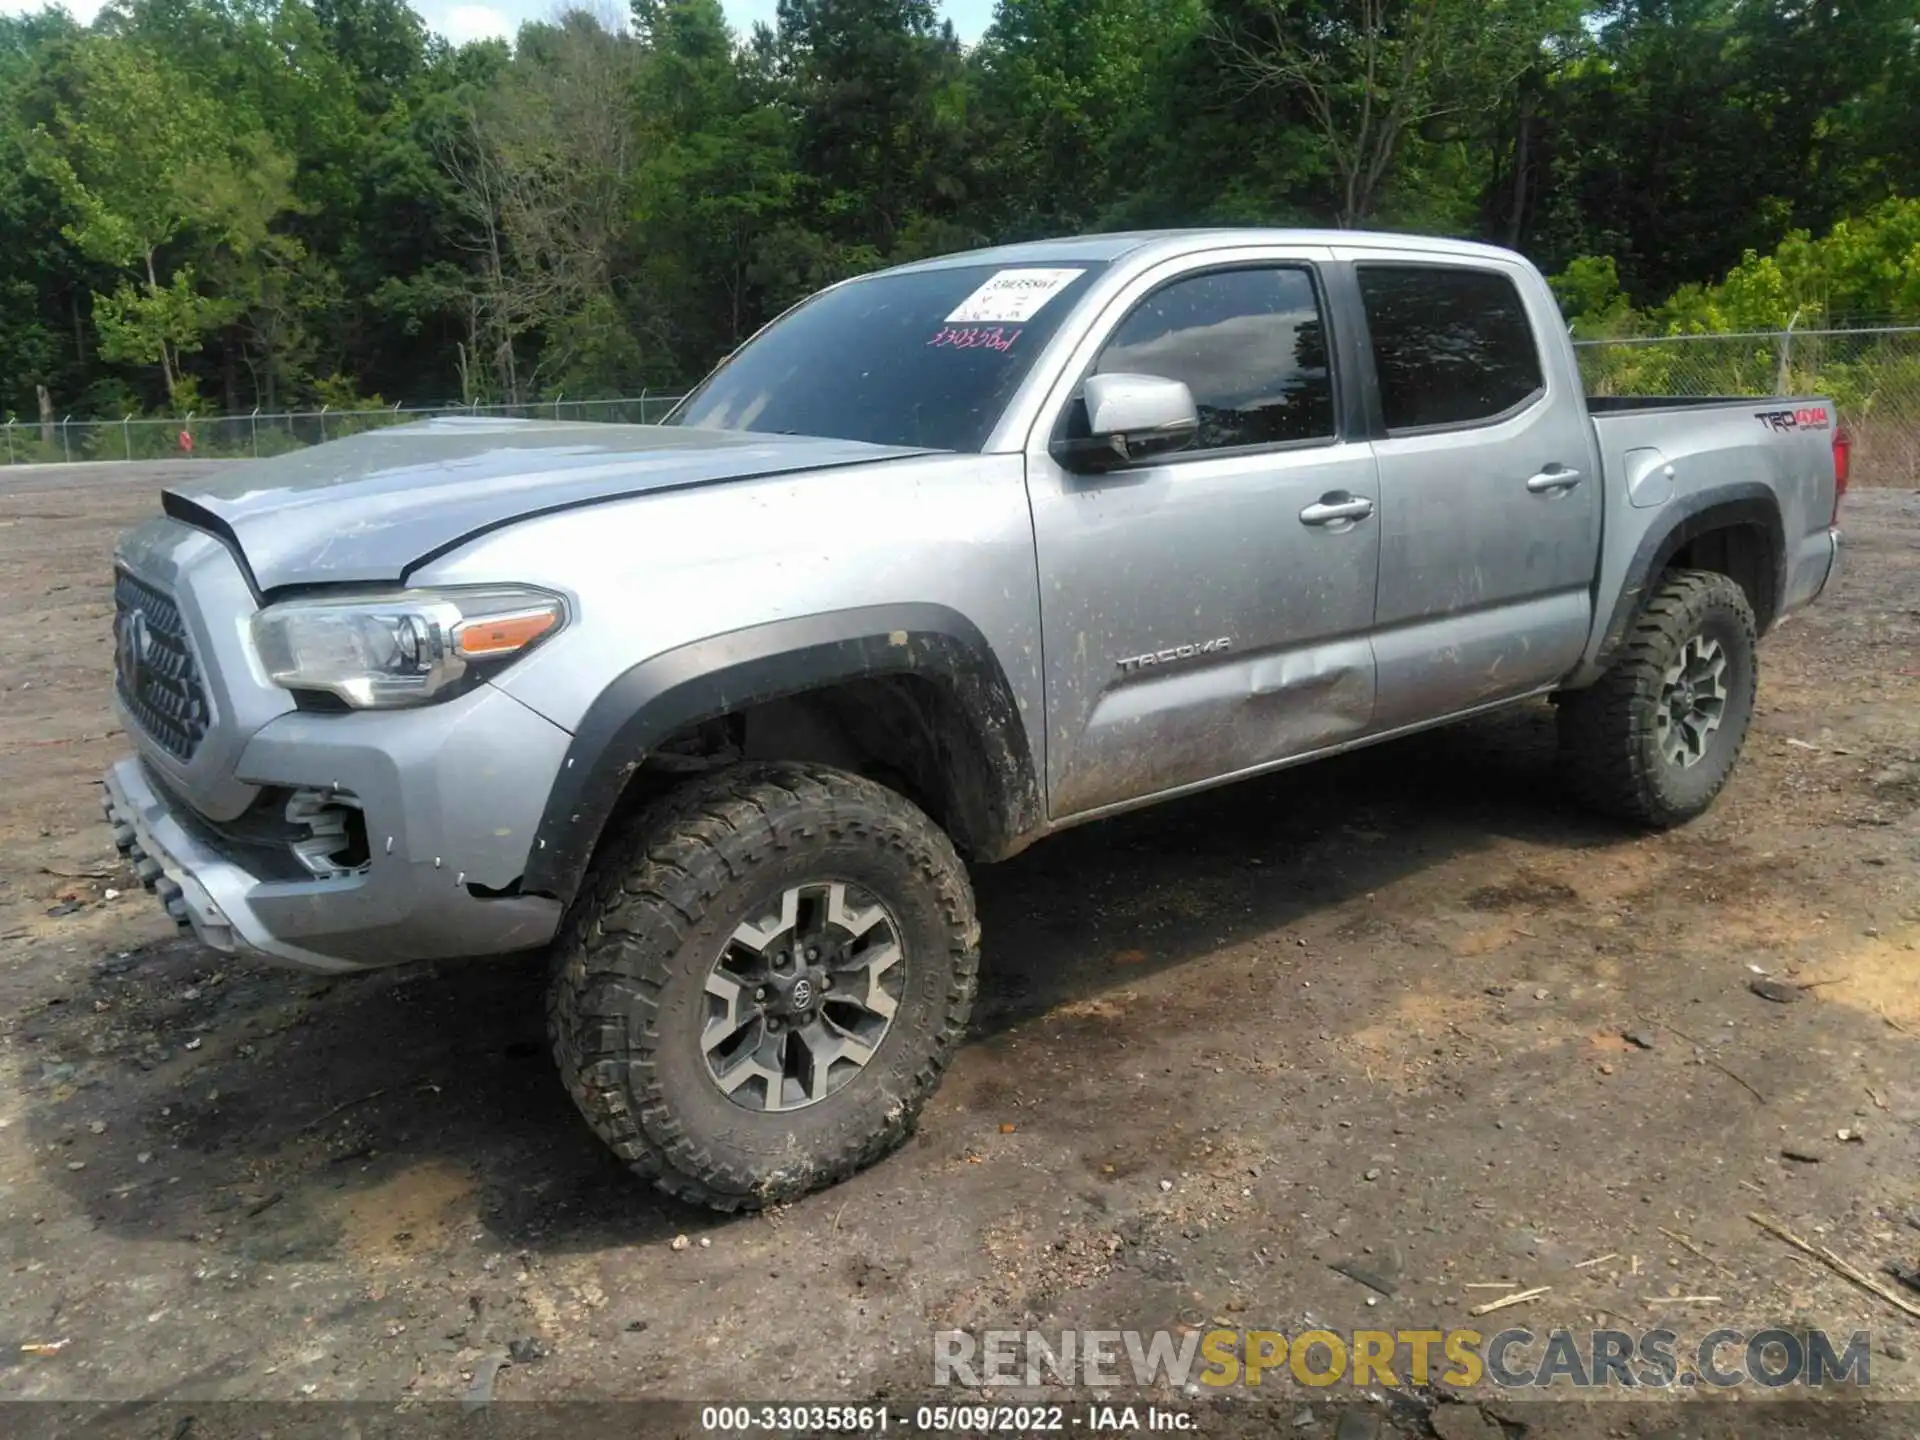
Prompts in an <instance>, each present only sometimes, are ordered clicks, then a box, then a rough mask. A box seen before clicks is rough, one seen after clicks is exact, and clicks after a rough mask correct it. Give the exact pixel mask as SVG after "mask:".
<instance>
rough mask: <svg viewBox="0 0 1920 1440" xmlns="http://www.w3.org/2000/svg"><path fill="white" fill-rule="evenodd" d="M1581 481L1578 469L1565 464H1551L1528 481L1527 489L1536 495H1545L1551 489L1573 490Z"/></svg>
mask: <svg viewBox="0 0 1920 1440" xmlns="http://www.w3.org/2000/svg"><path fill="white" fill-rule="evenodd" d="M1579 483H1580V472H1579V471H1578V470H1569V469H1567V467H1566V466H1564V465H1550V466H1548V467H1547V468H1546V469H1545V470H1542V471H1541V472H1540V473H1539V474H1538V475H1535V476H1533V477H1531V478H1530V479H1529V480H1528V481H1527V489H1529V490H1531V491H1532V492H1533V493H1534V494H1536V495H1544V494H1546V493H1547V492H1548V491H1551V490H1571V489H1572V488H1573V487H1574V486H1576V485H1578V484H1579Z"/></svg>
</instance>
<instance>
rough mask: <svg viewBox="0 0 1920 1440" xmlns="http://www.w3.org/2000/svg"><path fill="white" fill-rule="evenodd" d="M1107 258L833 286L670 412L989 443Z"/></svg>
mask: <svg viewBox="0 0 1920 1440" xmlns="http://www.w3.org/2000/svg"><path fill="white" fill-rule="evenodd" d="M1103 268H1104V266H1103V265H1102V264H1101V263H1100V262H1097V261H1057V262H1050V263H1048V264H1046V265H960V266H954V267H951V268H947V269H936V270H912V271H906V272H901V273H891V274H881V275H873V276H869V277H868V278H866V279H862V280H856V281H854V282H853V283H851V284H848V285H842V286H840V287H839V288H838V289H835V290H828V291H826V292H824V293H822V294H820V295H817V296H815V297H814V298H813V299H811V300H809V301H807V302H806V303H805V304H803V305H801V306H800V307H799V308H798V309H796V310H794V311H792V312H791V313H789V314H788V315H786V316H785V317H783V318H782V319H780V320H778V321H776V322H775V323H774V324H772V325H770V326H768V327H767V329H765V330H764V331H762V332H761V333H760V334H759V335H758V336H756V337H755V338H754V339H753V340H752V341H750V342H749V343H748V344H747V345H746V346H745V347H744V348H742V349H741V350H739V351H737V352H736V353H735V354H734V355H733V357H732V358H731V359H729V360H727V361H726V362H725V363H724V364H722V365H721V366H720V368H719V369H717V370H715V371H714V372H713V374H712V375H710V376H709V377H708V378H707V379H706V380H705V381H704V382H703V383H702V384H701V386H700V388H699V389H697V390H695V391H694V392H693V394H691V395H689V396H688V397H687V398H686V400H685V401H683V402H682V403H681V405H680V407H679V408H678V409H677V410H676V411H675V412H674V414H673V416H672V417H671V419H670V422H669V423H671V424H675V425H688V426H696V427H700V428H705V429H715V430H752V431H760V432H763V433H772V434H781V435H817V436H823V437H825V438H828V439H835V440H864V441H868V442H870V443H872V444H876V445H904V446H911V447H916V448H922V449H929V450H960V451H978V450H979V449H980V448H981V446H983V445H984V444H986V441H987V437H988V436H989V435H990V434H992V433H993V427H994V424H995V423H996V422H997V421H998V420H999V418H1000V413H1001V411H1002V410H1004V409H1005V408H1006V405H1007V402H1008V401H1009V400H1011V399H1012V398H1013V392H1014V390H1015V389H1016V388H1017V387H1018V386H1019V384H1020V382H1021V380H1022V379H1024V378H1025V377H1026V374H1027V372H1028V370H1030V369H1031V368H1032V366H1033V361H1034V358H1035V357H1036V356H1037V355H1039V353H1040V351H1041V349H1042V348H1043V347H1044V346H1045V345H1046V343H1047V341H1049V340H1050V339H1052V338H1053V335H1054V332H1055V331H1056V330H1058V329H1059V328H1060V324H1061V322H1062V321H1063V320H1065V319H1066V317H1067V316H1068V315H1069V314H1071V313H1072V311H1073V308H1074V306H1075V305H1077V304H1078V303H1079V302H1080V298H1081V296H1083V295H1084V294H1085V293H1086V290H1087V287H1088V286H1089V285H1091V284H1092V283H1093V281H1094V279H1095V277H1096V276H1097V275H1098V274H1099V272H1100V271H1101V270H1102V269H1103Z"/></svg>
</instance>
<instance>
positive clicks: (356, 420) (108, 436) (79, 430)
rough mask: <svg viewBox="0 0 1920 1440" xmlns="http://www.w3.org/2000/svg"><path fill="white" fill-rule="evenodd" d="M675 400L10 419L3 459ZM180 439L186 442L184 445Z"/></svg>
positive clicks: (219, 453)
mask: <svg viewBox="0 0 1920 1440" xmlns="http://www.w3.org/2000/svg"><path fill="white" fill-rule="evenodd" d="M679 401H680V396H678V395H653V394H641V395H638V396H634V397H630V398H628V399H624V400H541V401H537V402H535V403H533V404H530V405H428V406H422V407H418V408H415V409H406V408H403V407H401V406H398V405H396V406H394V407H392V408H391V409H386V410H331V409H322V410H302V411H282V412H278V413H273V414H269V413H266V412H263V411H258V410H256V411H254V412H253V413H252V414H250V415H206V416H188V417H187V418H185V419H171V418H162V419H153V418H151V417H145V418H143V417H139V416H132V415H130V416H127V417H126V418H125V419H122V420H76V419H74V418H72V417H71V416H67V417H64V418H62V419H59V420H54V421H50V422H42V421H38V420H32V421H28V420H9V421H7V422H6V423H5V424H3V425H0V436H4V439H0V457H4V460H5V463H6V464H9V465H46V464H61V463H68V462H74V461H82V460H179V459H183V458H186V457H187V456H194V457H210V458H212V459H216V460H238V459H246V458H249V457H252V456H257V455H281V454H284V453H286V452H287V451H289V450H299V449H303V448H304V447H306V446H308V445H318V444H319V443H321V442H322V441H324V440H338V439H340V438H342V437H343V436H347V435H358V434H359V433H360V432H361V431H363V430H378V429H382V428H384V427H385V426H388V425H409V424H412V423H414V422H415V421H419V420H430V419H434V418H436V417H440V416H448V415H466V416H474V415H487V416H498V417H505V418H509V419H518V420H591V421H597V422H601V423H608V424H624V425H651V424H656V423H658V422H659V421H660V420H662V419H664V418H665V417H666V415H667V412H668V411H670V410H671V409H673V407H674V406H675V405H676V404H678V403H679ZM182 436H185V437H186V439H185V440H182V438H181V437H182Z"/></svg>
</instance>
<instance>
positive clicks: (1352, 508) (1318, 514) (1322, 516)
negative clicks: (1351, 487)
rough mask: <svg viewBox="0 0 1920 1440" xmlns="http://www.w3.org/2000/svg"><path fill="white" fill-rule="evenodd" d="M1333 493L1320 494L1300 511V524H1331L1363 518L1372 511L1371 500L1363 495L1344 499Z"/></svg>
mask: <svg viewBox="0 0 1920 1440" xmlns="http://www.w3.org/2000/svg"><path fill="white" fill-rule="evenodd" d="M1338 493H1339V492H1335V494H1333V495H1322V496H1321V497H1320V498H1319V499H1318V500H1316V501H1314V502H1313V504H1311V505H1309V506H1307V508H1306V509H1304V510H1302V511H1301V512H1300V523H1301V524H1302V525H1331V524H1333V523H1334V522H1336V521H1339V520H1364V519H1366V518H1367V516H1369V515H1371V514H1372V513H1373V502H1372V501H1371V500H1369V499H1367V498H1366V497H1365V496H1364V495H1348V496H1347V497H1346V498H1345V499H1340V498H1337V497H1338Z"/></svg>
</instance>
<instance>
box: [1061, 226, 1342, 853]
mask: <svg viewBox="0 0 1920 1440" xmlns="http://www.w3.org/2000/svg"><path fill="white" fill-rule="evenodd" d="M1326 254H1327V252H1326V251H1325V250H1323V249H1312V250H1304V249H1286V250H1279V249H1273V250H1269V249H1265V248H1261V249H1256V250H1248V251H1236V252H1233V253H1232V254H1231V255H1221V254H1214V255H1209V256H1189V257H1185V258H1183V259H1180V260H1177V261H1171V262H1169V263H1167V264H1166V265H1163V266H1160V267H1157V268H1156V269H1154V270H1152V271H1149V272H1147V273H1146V274H1143V275H1142V276H1141V277H1139V278H1138V279H1136V280H1135V281H1133V282H1131V283H1130V284H1129V285H1128V287H1127V288H1126V289H1124V290H1123V291H1121V292H1120V293H1119V294H1118V295H1117V296H1116V297H1115V298H1114V299H1113V300H1112V302H1110V303H1109V304H1108V306H1107V307H1106V308H1105V309H1104V310H1103V312H1102V314H1101V316H1100V317H1099V319H1098V320H1097V321H1096V322H1095V324H1094V326H1093V328H1092V330H1091V331H1090V332H1089V334H1088V335H1087V337H1086V338H1085V339H1084V340H1083V341H1082V343H1081V345H1080V346H1079V347H1078V348H1077V350H1076V352H1075V354H1074V356H1073V357H1072V359H1071V361H1070V363H1069V364H1068V366H1067V368H1066V371H1065V373H1064V375H1063V377H1062V379H1061V381H1060V383H1059V385H1058V386H1057V387H1056V389H1055V391H1054V393H1053V394H1052V395H1051V396H1050V397H1049V399H1048V402H1047V404H1046V405H1045V406H1044V407H1043V409H1042V411H1041V414H1040V419H1039V422H1038V423H1037V424H1036V425H1035V427H1034V429H1033V432H1032V435H1031V438H1030V440H1029V443H1028V449H1027V477H1028V492H1029V495H1030V498H1031V500H1032V504H1033V523H1034V538H1035V545H1036V548H1037V552H1038V560H1039V577H1040V615H1041V630H1042V637H1043V642H1044V646H1045V661H1046V676H1047V728H1048V744H1047V764H1048V771H1049V775H1048V779H1049V798H1050V808H1051V812H1052V814H1053V816H1054V818H1055V819H1065V818H1067V817H1070V816H1074V815H1079V814H1084V813H1086V812H1089V811H1095V810H1100V809H1103V808H1106V807H1109V806H1115V805H1120V804H1124V803H1126V802H1128V801H1133V800H1138V799H1141V798H1143V797H1146V796H1151V795H1155V794H1159V793H1163V792H1166V791H1169V790H1177V789H1180V788H1182V787H1186V786H1191V785H1197V784H1201V783H1204V782H1207V781H1210V780H1214V779H1218V778H1220V777H1222V776H1226V775H1231V774H1234V773H1238V772H1244V771H1247V770H1250V769H1256V768H1258V767H1260V766H1263V765H1266V764H1269V763H1272V762H1275V761H1278V760H1282V759H1285V758H1287V757H1289V756H1292V755H1297V754H1301V753H1304V752H1306V751H1310V750H1314V749H1318V748H1320V747H1322V746H1325V745H1329V744H1332V743H1335V742H1338V741H1341V740H1344V739H1348V738H1350V737H1354V736H1357V735H1359V734H1362V733H1364V732H1365V730H1366V728H1367V726H1368V724H1369V723H1370V721H1371V718H1372V714H1373V687H1374V667H1373V652H1372V649H1371V647H1370V645H1369V643H1368V638H1367V631H1368V627H1369V626H1370V624H1371V622H1372V619H1373V600H1374V586H1375V583H1376V580H1377V575H1378V569H1379V555H1380V542H1379V527H1378V525H1377V523H1376V521H1375V519H1374V518H1373V511H1374V505H1375V503H1376V502H1377V498H1378V487H1377V486H1376V484H1375V478H1374V462H1373V456H1372V453H1371V451H1370V449H1369V447H1368V445H1367V443H1366V441H1365V439H1364V438H1356V437H1355V436H1354V435H1353V434H1352V431H1353V430H1354V429H1355V428H1357V427H1356V426H1355V425H1354V424H1353V422H1352V421H1351V420H1349V419H1347V418H1343V416H1342V408H1341V400H1342V398H1343V397H1342V396H1341V395H1340V394H1339V393H1338V392H1337V387H1336V385H1335V365H1334V360H1333V355H1334V352H1335V351H1336V350H1337V349H1338V344H1339V341H1340V338H1341V337H1339V336H1337V335H1335V334H1334V333H1332V331H1331V330H1330V324H1329V313H1328V306H1327V303H1326V298H1325V289H1324V285H1323V277H1322V276H1321V274H1320V267H1319V265H1318V264H1317V263H1316V262H1318V261H1321V260H1324V259H1325V258H1326ZM1095 372H1127V373H1145V374H1150V375H1158V376H1163V377H1166V378H1170V379H1176V380H1181V381H1184V382H1185V383H1186V384H1187V385H1188V387H1189V388H1190V389H1191V390H1192V391H1193V395H1194V399H1195V401H1196V402H1197V405H1198V408H1199V412H1200V417H1201V426H1200V434H1199V436H1198V438H1197V439H1196V440H1195V442H1194V444H1193V445H1192V446H1191V447H1190V448H1189V449H1188V450H1186V451H1184V452H1182V453H1180V454H1178V455H1174V456H1171V457H1161V458H1159V459H1157V460H1154V461H1150V462H1147V463H1143V464H1141V465H1139V466H1137V467H1135V468H1130V469H1123V470H1119V471H1116V472H1112V473H1108V474H1101V475H1082V474H1075V473H1072V472H1069V471H1067V470H1065V469H1063V468H1061V467H1060V466H1059V465H1058V464H1057V463H1055V461H1054V460H1053V458H1052V456H1051V455H1050V454H1049V451H1048V442H1049V440H1050V439H1051V438H1052V436H1053V434H1054V433H1055V430H1056V427H1058V426H1068V425H1071V424H1072V423H1073V421H1074V414H1075V412H1074V408H1073V407H1074V406H1075V405H1076V404H1077V403H1078V396H1079V387H1080V385H1081V384H1082V383H1083V382H1084V380H1085V377H1086V376H1087V375H1088V374H1091V373H1095ZM1328 507H1332V508H1333V509H1334V510H1335V511H1337V512H1338V514H1337V515H1329V514H1327V513H1326V512H1327V509H1328Z"/></svg>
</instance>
